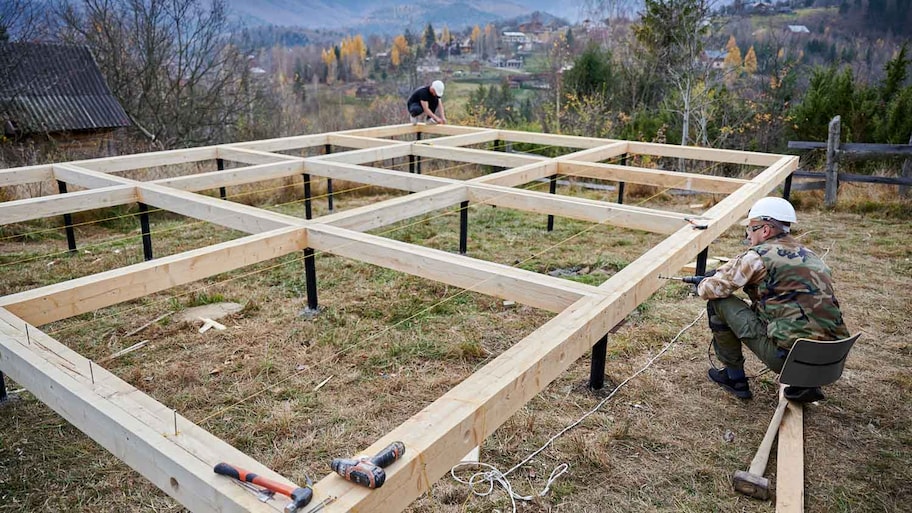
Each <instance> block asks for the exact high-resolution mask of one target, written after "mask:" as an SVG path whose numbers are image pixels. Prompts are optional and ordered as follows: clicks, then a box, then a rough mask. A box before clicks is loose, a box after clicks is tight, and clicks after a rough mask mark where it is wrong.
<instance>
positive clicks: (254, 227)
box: [139, 183, 304, 233]
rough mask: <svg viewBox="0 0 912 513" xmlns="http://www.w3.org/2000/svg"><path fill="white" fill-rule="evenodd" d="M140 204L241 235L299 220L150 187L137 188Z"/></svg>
mask: <svg viewBox="0 0 912 513" xmlns="http://www.w3.org/2000/svg"><path fill="white" fill-rule="evenodd" d="M139 198H140V201H142V202H143V203H145V204H147V205H151V206H153V207H158V208H160V209H162V210H167V211H168V212H174V213H177V214H181V215H184V216H187V217H192V218H194V219H199V220H202V221H208V222H210V223H214V224H217V225H219V226H225V227H227V228H232V229H234V230H240V231H242V232H245V233H261V232H268V231H270V230H276V229H279V228H284V227H286V226H300V225H302V224H303V223H304V220H303V219H300V218H297V217H293V216H287V215H284V214H279V213H276V212H270V211H268V210H263V209H259V208H255V207H249V206H247V205H242V204H240V203H234V202H232V201H225V200H222V199H216V198H210V197H208V196H201V195H199V194H193V193H190V192H186V191H178V190H174V189H169V188H167V187H162V186H161V185H156V184H153V183H145V184H141V185H140V186H139Z"/></svg>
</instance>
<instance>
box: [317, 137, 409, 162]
mask: <svg viewBox="0 0 912 513" xmlns="http://www.w3.org/2000/svg"><path fill="white" fill-rule="evenodd" d="M390 142H391V144H390V145H389V146H384V147H379V148H365V149H363V150H352V151H346V152H343V153H330V154H328V155H319V156H316V157H308V158H307V161H308V162H310V161H314V160H317V161H326V162H338V163H341V164H365V163H368V162H380V161H383V160H387V159H394V158H398V157H407V156H408V155H409V154H410V153H411V151H412V150H411V146H412V143H410V142H396V141H390Z"/></svg>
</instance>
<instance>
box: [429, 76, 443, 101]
mask: <svg viewBox="0 0 912 513" xmlns="http://www.w3.org/2000/svg"><path fill="white" fill-rule="evenodd" d="M431 87H432V88H434V93H435V94H436V95H437V96H440V97H441V98H442V97H443V89H444V87H443V82H441V81H439V80H435V81H434V82H432V83H431Z"/></svg>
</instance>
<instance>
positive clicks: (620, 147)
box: [557, 141, 627, 162]
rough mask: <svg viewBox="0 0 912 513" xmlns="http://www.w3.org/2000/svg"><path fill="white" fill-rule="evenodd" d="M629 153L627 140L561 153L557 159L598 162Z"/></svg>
mask: <svg viewBox="0 0 912 513" xmlns="http://www.w3.org/2000/svg"><path fill="white" fill-rule="evenodd" d="M625 153H627V142H625V141H620V142H616V143H612V144H606V145H604V146H599V147H597V148H589V149H586V150H580V151H577V152H573V153H569V154H567V155H561V156H560V157H557V160H561V161H564V160H580V161H588V162H597V161H600V160H608V159H613V158H614V157H617V156H619V155H623V154H625Z"/></svg>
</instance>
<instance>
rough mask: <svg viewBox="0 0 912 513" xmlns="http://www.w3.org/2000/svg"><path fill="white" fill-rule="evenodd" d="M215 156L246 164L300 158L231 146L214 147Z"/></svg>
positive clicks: (298, 159)
mask: <svg viewBox="0 0 912 513" xmlns="http://www.w3.org/2000/svg"><path fill="white" fill-rule="evenodd" d="M215 157H216V158H219V159H222V160H230V161H232V162H240V163H242V164H247V165H256V164H272V163H274V162H288V161H293V162H299V161H300V160H301V157H293V156H291V155H283V154H281V153H270V152H267V151H260V150H256V149H252V148H233V147H231V146H219V147H218V148H217V149H216V153H215Z"/></svg>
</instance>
